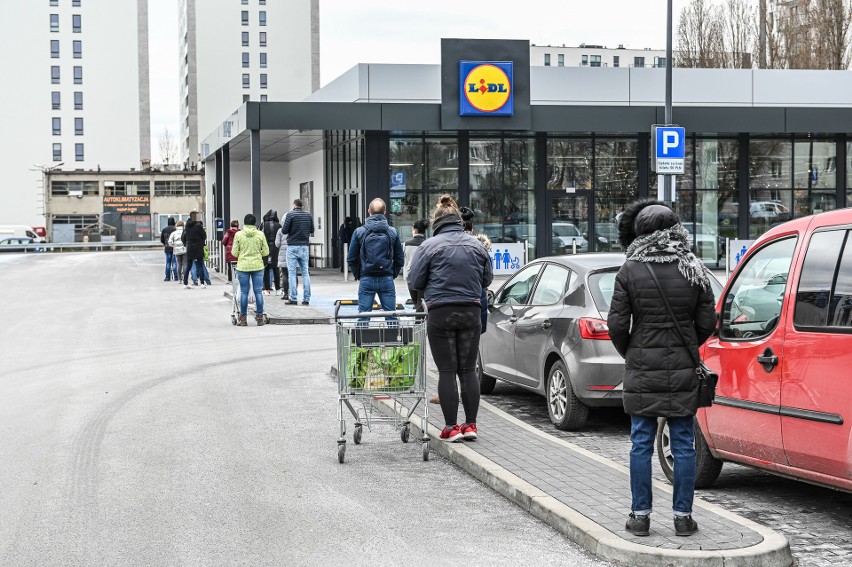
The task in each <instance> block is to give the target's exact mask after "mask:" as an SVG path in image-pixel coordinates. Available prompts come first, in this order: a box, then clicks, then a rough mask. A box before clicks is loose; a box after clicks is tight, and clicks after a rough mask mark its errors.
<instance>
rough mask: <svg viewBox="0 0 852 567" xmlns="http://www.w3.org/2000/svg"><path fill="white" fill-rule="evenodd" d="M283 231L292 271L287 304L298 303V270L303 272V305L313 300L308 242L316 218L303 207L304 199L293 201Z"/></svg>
mask: <svg viewBox="0 0 852 567" xmlns="http://www.w3.org/2000/svg"><path fill="white" fill-rule="evenodd" d="M281 231H282V232H283V233H284V234H286V235H287V271H288V272H290V300H289V301H287V305H296V304H297V303H298V301H297V299H298V298H299V293H298V291H299V290H298V289H297V285H298V283H297V282H296V270H297V269H298V270H299V271H301V272H302V285H303V286H304V290H303V292H302V305H309V304H310V302H311V275H310V273H308V260H309V258H310V252H309V250H308V244H310V237H311V236H313V235H314V219H313V217H312V216H311V213H309V212H308V211H306V210H304V209H302V200H301V199H296V200H295V201H293V210H292V211H290V212H289V213H287V216H286V217H284V224H283V225H282V226H281Z"/></svg>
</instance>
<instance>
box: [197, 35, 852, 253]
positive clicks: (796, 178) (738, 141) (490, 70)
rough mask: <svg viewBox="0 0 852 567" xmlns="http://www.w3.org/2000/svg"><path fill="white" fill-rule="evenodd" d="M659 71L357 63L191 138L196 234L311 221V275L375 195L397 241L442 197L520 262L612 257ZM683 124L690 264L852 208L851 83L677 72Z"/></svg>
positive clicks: (845, 77) (479, 52) (656, 118)
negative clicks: (254, 221) (296, 209)
mask: <svg viewBox="0 0 852 567" xmlns="http://www.w3.org/2000/svg"><path fill="white" fill-rule="evenodd" d="M664 84H665V71H664V70H662V69H644V68H570V67H530V65H529V44H528V42H526V41H500V40H450V39H445V40H442V55H441V64H440V65H377V64H361V65H358V66H356V67H354V68H353V69H351V70H350V71H349V72H347V73H346V74H344V75H342V76H341V77H339V78H338V79H336V80H335V81H333V82H331V83H329V84H328V85H327V86H326V87H324V88H323V89H321V90H320V91H317V92H316V93H314V94H313V95H312V96H311V97H310V98H308V99H307V100H305V101H302V102H262V103H261V102H251V101H250V102H246V103H244V104H243V105H242V106H241V107H240V108H239V109H238V110H237V111H236V112H235V113H234V114H233V115H232V116H230V117H228V118H227V119H226V120H224V121H223V123H222V125H221V126H220V127H219V128H218V129H217V131H216V132H214V133H212V134H211V135H210V136H208V137H207V139H206V140H205V141H204V142H203V144H202V148H201V149H202V156H203V158H204V161H205V167H206V170H207V171H206V180H207V181H206V183H207V191H208V195H207V203H208V211H207V215H208V222H211V223H212V222H215V220H214V219H216V218H222V219H226V222H225V224H226V225H227V219H231V218H236V219H240V220H242V217H243V216H244V215H245V213H247V212H254V213H255V214H256V215H257V216H258V218H260V217H261V216H262V214H263V213H264V212H265V211H266V210H268V209H270V208H274V209H277V210H279V211H280V212H282V213H283V212H285V211H286V210H289V208H290V204H291V203H292V201H293V199H294V198H296V197H302V198H303V200H304V201H306V208H308V209H309V210H310V211H311V213H312V214H313V215H314V217H315V219H316V224H317V233H316V235H315V238H314V239H313V241H312V242H314V243H315V246H314V247H313V249H312V255H313V256H315V257H316V260H317V263H318V264H320V265H325V266H331V265H334V266H338V265H339V262H340V247H339V243H338V242H337V234H336V233H337V227H338V226H339V225H340V223H341V222H343V219H344V218H345V217H347V216H350V217H356V218H358V219H362V220H363V218H364V216H365V214H366V207H367V204H368V203H369V201H370V200H371V199H373V198H374V197H381V198H383V199H384V200H385V201H386V202H387V203H388V213H389V214H388V217H389V219H390V222H391V223H392V224H393V225H394V226H396V227H397V228H398V229H399V230H400V232H401V234H402V236H403V237H404V238H407V237H408V236H410V234H411V226H412V225H413V223H414V222H415V221H416V220H418V219H420V218H426V217H429V216H430V214H431V210H432V209H433V207H434V204H435V203H436V201H437V199H438V197H439V196H440V195H441V194H443V193H449V194H451V195H453V196H454V197H455V198H456V199H457V200H458V202H459V203H460V204H465V205H468V206H470V207H471V208H473V209H474V210H475V211H476V212H477V217H476V219H475V223H476V229H477V230H478V231H480V232H485V233H487V234H488V235H489V236H491V238H492V239H493V240H495V241H497V242H526V244H527V245H528V250H529V258H530V259H531V258H535V257H540V256H546V255H551V254H563V253H575V252H576V253H585V252H595V251H611V250H618V249H619V247H618V244H617V241H616V235H615V232H616V231H615V223H616V216H617V215H618V213H619V212H620V211H622V210H623V209H624V207H625V206H626V205H627V204H628V203H630V202H631V201H634V200H635V199H638V198H642V197H648V196H651V197H656V196H657V195H658V193H657V191H658V179H657V174H656V173H654V172H653V167H652V158H653V156H652V141H651V135H650V132H651V126H652V125H653V124H662V123H663V101H664V88H665V87H664ZM673 100H674V111H673V121H674V122H675V123H677V124H678V125H680V126H682V127H684V128H685V129H686V134H687V137H686V152H685V168H684V173H683V174H682V175H678V176H677V178H676V184H675V191H676V203H675V207H676V209H677V212H678V213H679V214H680V216H681V218H682V220H683V221H684V223H685V225H686V227H687V228H688V229H689V230H690V231H691V233H692V239H693V243H694V245H695V250H696V253H697V254H698V255H699V256H700V257H701V258H702V259H703V260H704V261H705V262H706V263H707V264H708V265H709V266H712V267H717V266H724V261H725V257H726V250H725V248H726V247H725V240H726V239H728V238H730V239H752V238H756V237H757V236H759V235H760V234H762V233H763V232H765V231H766V230H768V229H769V228H771V227H772V226H775V225H776V224H778V223H781V222H785V221H786V220H789V219H790V218H794V217H800V216H803V215H810V214H814V213H819V212H822V211H827V210H831V209H836V208H842V207H846V206H852V163H850V157H852V138H850V132H852V73H849V72H846V71H794V70H720V69H674V79H673Z"/></svg>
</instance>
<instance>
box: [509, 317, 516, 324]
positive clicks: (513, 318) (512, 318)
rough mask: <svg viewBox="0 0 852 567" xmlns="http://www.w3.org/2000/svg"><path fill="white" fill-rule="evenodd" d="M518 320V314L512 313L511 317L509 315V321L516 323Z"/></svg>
mask: <svg viewBox="0 0 852 567" xmlns="http://www.w3.org/2000/svg"><path fill="white" fill-rule="evenodd" d="M517 320H518V316H517V315H512V316H511V317H509V323H514V322H515V321H517Z"/></svg>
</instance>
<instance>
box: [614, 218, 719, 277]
mask: <svg viewBox="0 0 852 567" xmlns="http://www.w3.org/2000/svg"><path fill="white" fill-rule="evenodd" d="M688 238H689V235H688V234H687V232H686V229H685V228H684V227H683V225H682V224H680V223H678V224H676V225H674V226H672V227H670V228H667V229H665V230H658V231H655V232H652V233H651V234H644V235H642V236H637V237H636V240H634V241H633V242H632V243H631V244H630V246H628V247H627V259H628V260H635V261H637V262H653V263H655V264H670V263H672V262H677V269H678V271H679V272H680V273H681V275H682V276H683V277H685V278H686V279H687V280H688V281H689V283H690V284H692V285H699V286H701V289H704V290H708V289H710V280H709V279H708V275H707V267H706V266H705V265H704V263H703V262H701V260H699V259H698V258H697V257H696V256H695V254H693V253H692V252H690V251H689V245H688Z"/></svg>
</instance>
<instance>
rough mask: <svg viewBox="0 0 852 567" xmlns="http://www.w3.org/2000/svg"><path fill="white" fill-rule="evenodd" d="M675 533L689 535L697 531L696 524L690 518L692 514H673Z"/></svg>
mask: <svg viewBox="0 0 852 567" xmlns="http://www.w3.org/2000/svg"><path fill="white" fill-rule="evenodd" d="M674 524H675V535H679V536H691V535H692V534H694V533H695V532H697V531H698V524H697V523H695V520H693V519H692V516H675V519H674Z"/></svg>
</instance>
